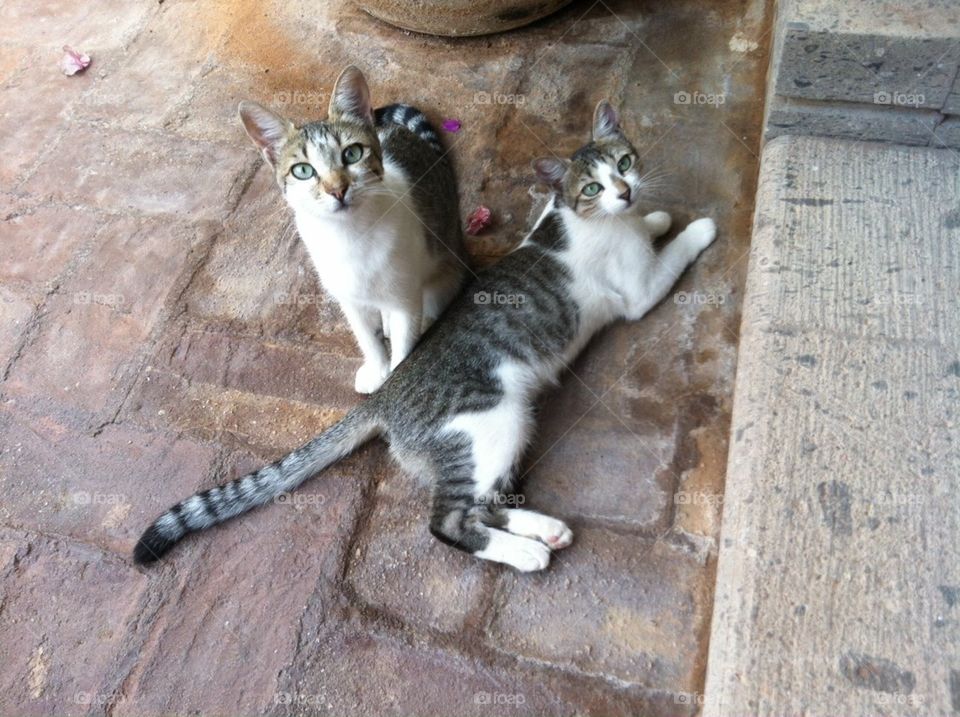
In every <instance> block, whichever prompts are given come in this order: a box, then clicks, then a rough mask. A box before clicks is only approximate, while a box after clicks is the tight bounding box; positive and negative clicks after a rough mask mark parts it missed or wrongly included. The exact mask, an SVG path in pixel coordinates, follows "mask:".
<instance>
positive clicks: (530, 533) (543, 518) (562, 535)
mask: <svg viewBox="0 0 960 717" xmlns="http://www.w3.org/2000/svg"><path fill="white" fill-rule="evenodd" d="M497 515H498V517H500V518H501V519H502V521H503V528H504V530H506V531H507V532H510V533H513V534H514V535H521V536H523V537H525V538H534V539H535V540H539V541H540V542H541V543H544V544H545V545H547V546H548V547H549V548H550V549H551V550H560V549H562V548H566V547H567V546H568V545H570V543H572V542H573V531H572V530H570V528H568V527H567V524H566V523H564V522H563V521H562V520H557V519H556V518H551V517H550V516H549V515H544V514H543V513H538V512H537V511H535V510H526V509H524V508H505V509H502V510H498V511H497Z"/></svg>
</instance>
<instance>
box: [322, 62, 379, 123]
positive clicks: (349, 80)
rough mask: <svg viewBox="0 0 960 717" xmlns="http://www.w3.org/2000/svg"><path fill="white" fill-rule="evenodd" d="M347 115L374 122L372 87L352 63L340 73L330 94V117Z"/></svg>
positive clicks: (366, 121) (335, 117)
mask: <svg viewBox="0 0 960 717" xmlns="http://www.w3.org/2000/svg"><path fill="white" fill-rule="evenodd" d="M344 115H347V116H349V117H353V118H355V119H359V120H362V121H363V122H365V123H367V124H371V125H372V124H373V108H372V107H371V106H370V88H369V87H367V81H366V80H365V79H364V77H363V73H362V72H360V70H359V69H357V68H356V67H354V66H353V65H350V67H348V68H347V69H345V70H344V71H343V72H341V73H340V77H338V78H337V81H336V82H335V83H334V85H333V94H332V95H331V96H330V109H329V117H330V119H337V118H339V117H343V116H344Z"/></svg>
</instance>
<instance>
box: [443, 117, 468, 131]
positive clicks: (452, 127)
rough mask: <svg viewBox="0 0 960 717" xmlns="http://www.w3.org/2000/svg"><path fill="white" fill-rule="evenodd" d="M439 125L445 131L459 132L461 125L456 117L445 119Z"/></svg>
mask: <svg viewBox="0 0 960 717" xmlns="http://www.w3.org/2000/svg"><path fill="white" fill-rule="evenodd" d="M440 126H441V127H443V128H444V129H445V130H446V131H447V132H459V131H460V128H461V127H463V125H462V124H461V123H460V120H458V119H445V120H444V121H443V124H442V125H440Z"/></svg>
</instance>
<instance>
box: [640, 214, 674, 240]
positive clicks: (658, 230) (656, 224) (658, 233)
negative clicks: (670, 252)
mask: <svg viewBox="0 0 960 717" xmlns="http://www.w3.org/2000/svg"><path fill="white" fill-rule="evenodd" d="M643 221H644V222H646V224H647V231H649V232H650V236H651V237H652V238H654V239H656V238H657V237H662V236H663V235H664V234H666V233H667V232H668V231H670V224H671V223H672V221H673V220H672V219H671V218H670V215H669V214H667V213H666V212H662V211H657V212H650V213H649V214H648V215H647V216H645V217H644V218H643Z"/></svg>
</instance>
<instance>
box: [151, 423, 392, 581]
mask: <svg viewBox="0 0 960 717" xmlns="http://www.w3.org/2000/svg"><path fill="white" fill-rule="evenodd" d="M365 406H366V404H361V406H360V407H358V408H356V409H354V410H353V411H351V412H350V413H348V414H347V415H346V416H344V418H343V419H342V420H341V421H340V422H338V423H336V424H334V425H333V426H331V427H330V428H328V429H327V430H326V431H324V432H323V433H321V434H320V435H319V436H317V437H316V438H314V439H313V440H312V441H310V442H309V443H307V444H305V445H303V446H301V447H300V448H298V449H297V450H295V451H293V453H290V454H288V455H286V456H284V457H283V458H281V459H280V460H279V461H277V462H275V463H271V464H270V465H268V466H266V467H264V468H261V469H260V470H258V471H256V472H254V473H249V474H247V475H245V476H243V477H242V478H237V479H236V480H234V481H231V482H230V483H227V484H226V485H222V486H217V487H216V488H211V489H210V490H205V491H203V492H202V493H197V494H196V495H193V496H190V497H189V498H187V499H186V500H182V501H180V502H179V503H177V504H176V505H175V506H173V507H172V508H170V510H168V511H167V512H166V513H164V514H163V515H161V516H160V517H159V518H157V519H156V520H155V521H154V522H153V524H152V525H151V526H150V527H149V528H147V530H146V532H144V534H143V535H142V536H140V540H139V541H138V542H137V545H136V547H135V548H134V549H133V560H134V562H135V563H138V564H140V565H145V564H147V563H152V562H154V561H155V560H158V559H160V558H161V557H162V556H163V555H164V553H166V552H167V551H168V550H170V548H172V547H173V546H174V545H175V544H176V543H177V542H178V541H179V540H180V539H181V538H183V537H184V536H185V535H187V534H188V533H192V532H194V531H197V530H203V529H204V528H210V527H212V526H214V525H217V524H218V523H222V522H224V521H225V520H229V519H230V518H233V517H236V516H238V515H240V514H241V513H245V512H247V511H248V510H250V509H251V508H255V507H257V506H258V505H263V504H264V503H268V502H270V501H271V500H273V499H274V498H276V497H277V496H278V495H281V494H282V493H286V492H288V491H291V490H293V489H294V488H296V487H297V486H298V485H300V484H301V483H303V482H304V481H305V480H307V479H308V478H310V477H311V476H314V475H316V474H317V473H318V472H319V471H321V470H323V469H324V468H326V467H327V466H329V465H331V464H333V463H336V462H337V461H339V460H340V459H342V458H345V457H346V456H348V455H350V454H351V453H352V452H353V451H355V450H356V449H357V448H359V447H360V446H361V445H363V444H364V443H366V442H367V441H368V440H370V439H371V438H373V437H374V436H375V435H377V434H378V433H379V432H380V425H379V423H378V422H377V421H375V420H372V419H371V418H370V417H369V415H368V414H369V413H370V411H368V410H366V408H365Z"/></svg>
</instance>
